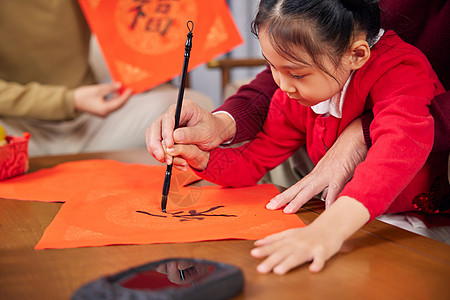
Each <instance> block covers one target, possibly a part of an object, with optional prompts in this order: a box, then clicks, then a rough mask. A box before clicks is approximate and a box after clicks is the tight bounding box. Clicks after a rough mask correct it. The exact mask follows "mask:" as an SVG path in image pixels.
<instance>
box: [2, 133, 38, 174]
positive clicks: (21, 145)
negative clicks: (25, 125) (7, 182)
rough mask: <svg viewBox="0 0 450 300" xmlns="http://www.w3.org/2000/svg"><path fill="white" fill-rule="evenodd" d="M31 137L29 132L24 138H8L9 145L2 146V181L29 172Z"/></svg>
mask: <svg viewBox="0 0 450 300" xmlns="http://www.w3.org/2000/svg"><path fill="white" fill-rule="evenodd" d="M30 137H31V135H30V133H28V132H24V134H23V137H19V136H6V141H7V144H6V145H4V146H0V180H4V179H7V178H11V177H15V176H19V175H22V174H23V173H25V172H26V171H27V170H28V166H29V165H28V140H29V139H30Z"/></svg>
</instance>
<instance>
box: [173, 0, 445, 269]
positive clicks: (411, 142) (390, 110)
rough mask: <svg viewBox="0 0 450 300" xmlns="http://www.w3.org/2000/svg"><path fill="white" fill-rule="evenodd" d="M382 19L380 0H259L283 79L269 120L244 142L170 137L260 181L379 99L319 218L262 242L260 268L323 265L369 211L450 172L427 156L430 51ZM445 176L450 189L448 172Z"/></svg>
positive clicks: (319, 149)
mask: <svg viewBox="0 0 450 300" xmlns="http://www.w3.org/2000/svg"><path fill="white" fill-rule="evenodd" d="M379 24H380V16H379V8H378V5H377V4H376V3H375V1H370V0H364V1H363V0H353V1H352V0H262V1H261V2H260V6H259V11H258V14H257V16H256V18H255V20H254V22H253V25H252V31H253V33H254V34H255V35H256V36H257V37H258V38H259V41H260V44H261V49H262V54H263V56H264V57H265V58H266V60H267V62H268V63H269V64H270V66H271V69H272V74H273V77H274V79H275V82H276V83H277V85H278V86H279V87H280V89H279V90H278V91H277V92H276V93H275V95H274V97H273V99H272V101H271V106H270V109H269V114H268V116H267V120H266V122H265V124H264V127H263V129H262V131H261V132H260V133H259V134H258V136H257V137H256V138H255V139H254V140H253V141H251V142H249V143H247V144H245V145H243V146H241V147H238V148H231V149H214V150H212V151H210V152H208V151H202V150H200V149H199V148H197V147H196V146H194V145H175V146H174V147H173V148H169V149H167V153H168V154H169V155H172V156H179V157H180V159H184V160H186V161H187V162H188V163H189V164H190V165H191V167H193V168H194V169H195V170H197V173H198V174H199V175H200V176H202V177H203V178H205V179H206V180H209V181H212V182H215V183H217V184H220V185H224V186H245V185H253V184H256V183H257V182H258V180H259V179H260V178H261V177H262V176H263V175H264V174H265V172H266V171H268V170H270V169H272V168H274V167H275V166H277V165H278V164H280V163H282V162H283V161H284V160H285V159H287V158H288V157H289V156H290V155H291V154H292V153H293V152H294V151H295V150H296V149H297V148H298V147H300V146H301V145H303V144H306V146H307V149H308V153H309V155H310V157H311V159H312V160H313V162H315V163H317V162H318V161H319V160H320V158H321V157H322V156H323V155H324V154H325V153H326V151H327V149H329V148H330V147H331V146H332V145H333V143H334V142H335V141H336V139H337V138H338V137H339V135H340V134H341V133H342V131H343V130H344V129H345V128H346V126H347V125H349V124H350V123H351V121H352V120H354V119H355V118H357V117H359V116H361V114H362V113H363V112H364V111H365V110H367V109H372V111H373V113H374V120H373V122H372V124H371V127H370V135H371V138H372V143H373V145H372V147H371V148H370V149H369V152H368V154H367V158H366V160H365V161H364V162H362V163H361V164H359V165H358V167H357V168H356V170H355V173H354V176H353V178H352V180H351V181H349V182H348V183H347V184H346V186H345V188H344V190H343V191H342V192H341V194H340V196H339V197H338V199H337V200H336V202H335V203H333V204H332V205H331V206H330V207H329V208H328V209H327V210H325V211H324V212H323V213H322V214H321V215H320V216H319V217H318V218H317V219H316V220H315V221H314V222H313V223H312V224H310V225H309V226H307V227H304V228H296V229H291V230H287V231H285V232H281V233H278V234H274V235H271V236H268V237H266V238H264V239H262V240H259V241H256V242H255V246H256V248H255V249H253V250H252V252H251V254H252V255H253V256H255V257H258V258H262V257H267V258H266V259H265V260H264V261H263V262H262V263H261V264H260V265H259V266H258V271H260V272H261V273H267V272H270V271H273V272H275V273H278V274H284V273H286V272H287V271H289V270H290V269H292V268H294V267H296V266H298V265H301V264H303V263H305V262H307V261H312V263H311V264H310V266H309V269H310V270H311V271H313V272H317V271H320V270H321V269H322V268H323V266H324V264H325V262H326V261H327V260H328V259H329V258H330V257H332V256H333V255H334V254H336V253H337V252H338V251H339V249H340V248H341V246H342V244H343V242H344V241H345V240H346V239H347V238H349V237H350V236H351V235H352V234H353V233H355V232H356V231H357V230H358V229H359V228H360V227H362V226H363V225H364V224H365V223H367V222H369V221H371V220H372V219H374V218H375V217H377V216H379V215H381V214H383V213H385V212H402V211H408V210H414V209H422V208H424V207H428V208H429V207H430V203H431V201H432V200H433V196H436V195H438V194H439V193H437V191H433V193H429V194H426V192H428V191H430V187H431V184H432V183H433V181H434V185H433V188H434V189H435V188H436V187H439V189H440V190H442V188H443V185H439V181H438V180H439V177H438V176H437V175H440V174H447V173H446V172H447V171H446V169H445V168H446V165H445V164H443V163H442V161H439V158H437V157H431V156H430V157H428V156H429V154H430V150H431V147H432V143H433V120H432V118H431V116H430V114H429V111H428V107H427V105H429V104H430V101H431V99H432V98H434V96H435V95H437V94H440V93H442V92H444V89H443V87H442V85H441V84H440V83H439V81H438V79H437V76H436V75H435V73H434V72H433V70H432V68H431V66H430V64H429V63H428V61H427V59H426V58H425V56H424V55H423V54H422V53H420V51H418V50H417V49H416V48H414V47H412V46H410V45H408V44H406V43H404V42H403V41H402V40H401V39H400V38H399V37H398V36H397V35H395V33H393V32H386V33H385V32H384V31H383V30H381V29H380V25H379ZM446 155H448V154H446ZM444 157H445V156H444ZM427 158H428V160H427ZM176 160H177V158H176V159H175V160H174V164H177V161H176ZM439 162H441V163H439ZM436 178H438V179H436ZM435 179H436V180H435ZM442 184H446V186H445V188H446V189H448V183H447V180H446V176H445V177H442ZM304 202H305V201H302V200H301V199H297V198H296V194H295V193H294V192H292V190H287V191H285V192H284V193H282V194H280V195H278V196H277V197H275V198H274V199H272V200H271V201H270V202H269V203H268V204H267V208H268V209H278V208H280V207H283V206H284V205H286V204H287V206H286V207H285V208H284V212H286V213H295V212H296V211H297V210H298V209H299V207H300V206H301V205H303V204H304Z"/></svg>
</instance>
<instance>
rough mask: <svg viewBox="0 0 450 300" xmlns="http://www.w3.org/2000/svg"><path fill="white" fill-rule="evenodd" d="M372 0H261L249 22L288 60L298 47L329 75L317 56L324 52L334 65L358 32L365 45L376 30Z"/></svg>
mask: <svg viewBox="0 0 450 300" xmlns="http://www.w3.org/2000/svg"><path fill="white" fill-rule="evenodd" d="M377 2H378V1H374V0H261V2H260V4H259V10H258V13H257V15H256V17H255V19H254V20H253V22H252V25H251V26H252V33H253V34H254V35H255V36H256V37H258V31H259V30H260V29H263V30H265V31H266V33H267V34H268V36H269V38H270V39H271V40H272V45H273V46H274V48H275V49H276V51H277V52H278V53H279V54H280V55H281V56H283V57H284V58H286V59H288V60H290V61H293V62H295V61H299V62H301V63H303V64H307V63H306V62H304V61H302V60H301V59H300V58H299V57H297V56H296V50H297V51H298V47H299V46H300V47H302V49H303V50H304V51H306V52H307V53H308V54H309V56H310V57H311V59H312V61H313V63H314V64H315V65H316V66H318V67H319V68H320V69H321V70H323V71H324V72H326V73H327V74H329V75H330V73H329V72H328V71H327V70H326V69H325V68H324V66H323V64H322V62H321V59H319V57H320V56H321V55H323V54H325V55H327V56H328V57H329V58H330V59H331V61H332V63H333V64H334V65H335V67H336V68H337V67H338V66H339V64H340V61H341V58H342V55H344V53H345V52H346V51H347V50H348V49H349V47H350V46H351V43H352V42H353V38H354V36H355V35H357V34H358V33H366V34H367V42H368V43H369V45H371V44H372V41H373V40H374V39H375V38H376V36H377V35H378V32H379V30H380V9H379V7H378V4H377Z"/></svg>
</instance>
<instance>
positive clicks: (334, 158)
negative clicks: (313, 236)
mask: <svg viewBox="0 0 450 300" xmlns="http://www.w3.org/2000/svg"><path fill="white" fill-rule="evenodd" d="M361 127H362V126H361V119H359V118H358V119H356V120H354V121H353V122H352V123H350V124H349V125H348V126H347V128H346V129H345V130H344V131H343V133H342V134H341V135H340V136H339V138H338V139H337V140H336V142H335V143H334V144H333V146H332V147H331V148H330V150H328V151H327V153H326V154H325V155H324V156H323V157H322V159H321V160H320V161H319V162H318V163H317V165H316V166H315V167H314V169H313V170H312V171H311V173H309V174H308V175H306V176H305V177H304V178H302V179H301V180H300V181H299V182H297V183H296V184H294V185H293V186H291V187H290V188H289V189H287V190H286V191H284V192H283V193H281V194H279V195H277V196H276V197H274V198H273V199H272V200H270V202H269V203H268V204H267V205H266V208H267V209H272V210H275V209H279V208H281V207H283V206H284V205H286V204H287V206H286V207H285V208H284V209H283V211H284V212H285V213H296V212H297V211H298V210H299V209H300V207H302V205H303V204H305V203H306V202H308V201H309V200H310V199H311V198H313V197H314V196H315V195H317V194H319V193H320V192H321V191H323V190H324V189H325V188H327V190H326V191H327V193H326V196H324V195H325V193H324V194H323V196H324V198H325V204H326V207H327V208H328V207H329V206H330V205H331V204H332V203H333V202H334V201H335V200H336V198H337V196H338V195H339V194H340V192H341V191H342V189H343V188H344V186H345V184H346V183H347V181H348V180H350V178H352V176H353V173H354V171H355V168H356V166H357V165H358V164H359V163H361V162H362V161H363V160H364V159H365V158H366V155H367V146H366V144H365V142H364V135H363V132H362V130H361Z"/></svg>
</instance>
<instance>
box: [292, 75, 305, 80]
mask: <svg viewBox="0 0 450 300" xmlns="http://www.w3.org/2000/svg"><path fill="white" fill-rule="evenodd" d="M291 77H292V78H294V79H302V78H303V77H305V75H294V74H291Z"/></svg>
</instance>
